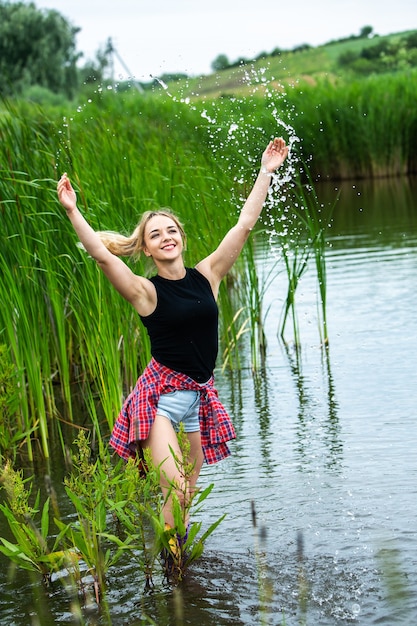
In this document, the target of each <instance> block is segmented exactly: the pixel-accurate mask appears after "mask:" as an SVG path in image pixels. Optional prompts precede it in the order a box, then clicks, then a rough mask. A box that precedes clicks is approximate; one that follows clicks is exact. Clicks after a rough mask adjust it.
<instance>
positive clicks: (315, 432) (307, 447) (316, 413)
mask: <svg viewBox="0 0 417 626" xmlns="http://www.w3.org/2000/svg"><path fill="white" fill-rule="evenodd" d="M282 345H283V353H284V355H285V357H286V359H287V362H288V368H289V371H290V373H291V377H292V380H293V383H294V387H295V390H296V395H297V400H298V411H297V428H296V454H297V457H298V458H299V460H300V470H301V471H306V470H307V469H308V467H309V466H310V465H311V463H312V460H313V459H314V461H316V459H317V457H318V455H319V453H320V456H321V457H322V459H323V464H324V467H325V468H326V469H328V470H332V471H334V470H337V469H338V468H340V465H341V460H342V457H343V442H342V438H341V432H340V423H339V418H338V403H337V400H336V390H335V385H334V379H333V376H332V371H331V363H330V348H329V346H328V345H326V346H323V347H322V362H321V372H322V374H323V380H324V384H325V386H326V390H325V393H321V394H320V397H321V398H322V402H321V401H319V400H318V399H317V397H316V395H314V394H313V386H312V384H311V383H310V381H309V379H307V378H306V377H305V376H304V373H303V365H302V358H301V350H300V349H299V348H297V349H292V348H291V347H290V346H289V345H288V344H285V343H284V344H282ZM322 407H323V408H322ZM322 411H323V413H322ZM322 414H323V415H324V416H325V418H324V419H322V417H321V415H322Z"/></svg>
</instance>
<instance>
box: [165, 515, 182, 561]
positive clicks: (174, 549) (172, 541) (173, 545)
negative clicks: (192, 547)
mask: <svg viewBox="0 0 417 626" xmlns="http://www.w3.org/2000/svg"><path fill="white" fill-rule="evenodd" d="M169 530H172V526H170V525H169V524H167V523H166V522H165V531H169ZM168 545H169V549H170V551H171V554H173V555H174V556H176V557H178V556H179V553H180V546H179V545H178V540H177V536H176V535H173V536H172V537H170V538H169V540H168Z"/></svg>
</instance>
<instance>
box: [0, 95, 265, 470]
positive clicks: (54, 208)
mask: <svg viewBox="0 0 417 626" xmlns="http://www.w3.org/2000/svg"><path fill="white" fill-rule="evenodd" d="M215 114H216V115H217V119H216V120H215V124H214V126H215V128H216V131H215V133H214V135H213V134H211V135H210V137H209V136H208V135H209V134H208V124H207V121H206V117H205V116H204V115H203V110H202V106H200V107H197V106H194V105H193V106H186V105H185V104H184V103H180V102H175V101H173V100H168V101H167V100H163V99H161V98H149V97H139V96H137V95H134V96H133V95H129V94H108V95H106V96H103V95H97V98H96V100H95V101H94V102H86V103H84V104H82V105H80V106H79V107H78V109H76V110H72V111H70V110H67V111H63V110H62V109H55V110H52V109H51V110H49V111H42V110H40V109H38V108H31V107H30V106H29V105H27V104H25V103H16V104H13V105H8V106H7V110H6V112H5V113H4V117H3V118H2V122H1V124H0V133H1V138H2V143H1V164H2V167H3V171H2V177H1V178H0V210H1V212H2V217H3V221H4V225H5V228H4V230H3V232H2V234H1V244H2V246H1V253H0V264H1V269H2V275H3V276H4V280H3V281H2V284H1V285H0V289H1V295H2V297H3V296H4V302H5V303H6V306H5V307H4V308H3V310H2V311H0V333H1V336H2V341H3V342H4V343H7V344H9V345H10V347H11V356H12V358H13V361H14V362H15V364H16V368H17V371H18V372H19V376H20V379H19V390H20V393H21V413H22V422H23V430H25V431H26V432H29V431H30V430H32V431H33V434H32V435H31V437H28V438H27V445H28V452H29V456H30V458H33V454H34V452H33V449H32V448H33V442H34V440H35V439H38V440H39V442H40V444H41V449H42V451H43V454H44V455H45V456H48V455H49V453H50V445H51V444H50V441H49V439H48V431H49V420H51V419H54V418H56V417H58V418H60V419H61V418H62V419H65V420H69V421H71V420H72V419H74V415H73V408H72V403H73V400H72V397H73V395H74V389H75V388H76V387H78V386H80V387H81V389H82V390H83V392H84V395H85V397H86V399H87V404H88V407H90V408H89V409H88V410H89V411H91V415H92V417H91V418H90V419H94V420H95V428H96V430H97V432H98V430H99V429H102V431H103V435H105V434H106V433H108V431H109V430H110V429H111V427H112V425H113V423H114V420H115V418H116V415H117V413H118V410H119V407H120V404H121V401H122V399H123V396H124V395H126V394H127V393H128V392H129V391H130V389H131V388H132V387H133V385H134V383H135V381H136V378H137V376H138V374H139V373H140V371H141V369H143V367H144V365H145V364H146V362H147V360H148V359H149V343H148V339H147V336H146V333H145V331H144V330H143V328H142V327H141V325H140V323H139V322H138V319H137V315H136V313H135V312H134V310H133V309H132V308H131V307H130V306H129V305H128V304H127V303H126V302H124V301H123V300H122V298H121V297H120V296H119V295H118V294H117V293H115V292H114V290H113V289H112V287H111V286H110V285H109V284H108V282H107V281H106V280H105V279H104V278H103V276H102V275H101V274H100V272H99V271H98V269H97V267H96V265H95V263H94V262H93V261H92V260H91V259H89V258H88V256H87V255H86V254H85V253H84V252H83V251H81V250H79V248H77V240H76V236H75V234H74V232H73V231H72V227H71V225H70V223H69V220H68V219H67V217H66V215H65V212H64V211H63V209H62V208H61V207H60V205H59V204H58V202H57V199H56V190H55V189H56V180H57V178H58V176H59V174H61V173H62V172H63V171H64V170H65V171H68V173H69V175H70V176H71V178H72V181H73V183H74V185H75V187H76V190H77V193H78V203H79V206H80V209H81V210H82V211H83V212H84V214H85V216H86V218H87V220H88V221H89V222H90V223H91V224H92V226H93V227H94V228H95V229H100V230H106V229H111V230H118V231H121V232H125V233H129V232H131V231H132V230H133V228H134V226H135V225H136V223H137V221H138V219H139V216H140V214H141V213H142V212H143V211H144V210H146V209H149V208H154V207H159V206H167V205H168V206H170V207H171V208H172V209H173V210H174V211H175V212H177V214H178V215H179V217H180V219H181V220H182V221H183V222H184V224H185V227H186V231H187V233H188V235H189V243H188V250H187V251H186V262H187V263H189V264H194V263H196V262H197V261H198V260H200V259H201V258H202V257H204V256H205V255H206V254H208V253H209V252H210V251H211V250H212V249H213V248H214V247H215V245H217V243H218V241H219V237H221V236H222V235H223V234H225V233H226V232H227V230H228V228H229V227H230V226H231V225H232V224H233V223H234V221H235V220H236V217H237V214H238V212H239V210H240V207H241V206H242V203H243V197H244V195H245V194H246V189H245V182H244V181H245V180H248V178H250V177H251V176H252V175H253V171H254V169H255V168H257V167H258V166H259V158H260V154H261V151H262V149H263V147H264V145H265V142H266V138H267V137H268V138H269V137H270V136H272V135H273V134H275V130H276V128H275V127H276V122H275V121H274V119H273V116H271V111H270V110H269V109H268V108H266V107H265V106H264V104H262V103H261V101H260V100H259V99H258V102H257V103H256V104H255V105H254V106H253V107H252V108H251V106H250V105H249V104H247V105H246V108H243V109H242V110H239V106H238V104H236V103H225V106H224V108H222V109H221V114H220V113H219V114H218V111H215ZM236 123H239V124H240V125H241V126H242V125H243V126H244V127H245V129H246V130H245V134H244V137H243V139H242V140H240V139H239V138H237V139H236V141H231V140H230V137H229V134H230V133H229V131H230V128H231V125H232V126H233V128H235V125H236ZM259 125H261V126H259ZM210 132H212V131H210ZM233 132H234V131H233ZM216 138H217V139H218V144H219V146H218V148H219V149H217V148H216V145H215V141H216ZM243 141H244V146H243V148H242V146H241V145H240V144H241V143H243ZM256 146H259V148H258V150H256ZM214 223H218V225H219V228H213V224H214ZM129 263H131V261H129ZM132 267H133V269H134V271H137V272H139V273H148V272H149V269H148V267H147V266H146V265H145V264H144V261H139V262H138V263H136V264H133V263H132ZM151 271H152V270H151ZM243 275H245V280H244V281H243V282H244V284H245V286H246V289H245V291H244V292H242V294H241V299H240V301H238V304H237V305H236V302H237V301H236V298H235V296H234V295H233V292H232V290H231V289H230V284H231V283H232V282H233V281H237V282H239V280H240V278H239V277H240V276H243ZM262 280H263V279H262ZM265 288H266V283H265V285H264V284H262V281H260V279H259V276H257V273H256V269H255V260H254V257H253V255H252V253H251V248H250V246H249V247H248V249H247V250H246V251H245V254H244V256H243V257H242V259H241V261H240V262H239V264H238V265H237V266H236V267H235V268H234V272H233V273H232V276H231V277H230V279H229V281H228V282H227V281H226V282H225V283H224V285H222V288H221V291H220V296H219V307H220V309H221V326H220V342H221V347H222V351H223V353H224V355H225V362H227V364H228V366H232V367H233V366H239V364H240V361H241V353H240V350H239V348H240V345H241V341H242V337H243V336H244V335H245V334H246V333H245V330H246V328H250V331H251V332H250V334H249V335H247V338H249V340H250V341H251V342H252V344H251V345H252V347H251V350H250V351H251V357H250V359H251V362H252V367H254V368H255V369H256V368H257V367H259V362H262V358H263V353H264V351H265V337H264V334H263V329H262V325H263V321H262V317H263V313H262V297H263V293H264V291H265ZM245 340H246V339H245ZM258 360H259V362H258ZM57 389H59V390H60V395H61V396H62V397H63V399H64V402H63V404H62V405H61V406H62V407H63V408H62V409H58V406H57V403H56V390H57ZM97 405H100V411H101V413H100V417H98V416H97ZM61 410H62V411H63V413H64V414H63V415H62V414H61ZM61 437H62V435H61Z"/></svg>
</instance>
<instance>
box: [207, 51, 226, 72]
mask: <svg viewBox="0 0 417 626" xmlns="http://www.w3.org/2000/svg"><path fill="white" fill-rule="evenodd" d="M228 67H230V63H229V59H228V58H227V56H226V55H225V54H219V56H218V57H216V58H215V59H214V61H213V63H212V64H211V69H212V70H213V72H219V71H220V70H225V69H226V68H228Z"/></svg>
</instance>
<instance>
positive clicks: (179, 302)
mask: <svg viewBox="0 0 417 626" xmlns="http://www.w3.org/2000/svg"><path fill="white" fill-rule="evenodd" d="M150 280H151V281H152V283H153V284H154V285H155V289H156V294H157V304H156V309H155V311H154V312H153V313H151V314H150V315H146V316H141V320H142V322H143V324H144V326H145V327H146V329H147V331H148V334H149V338H150V341H151V353H152V356H153V357H154V359H156V360H157V361H158V362H159V363H162V365H165V367H169V368H170V369H173V370H175V371H177V372H182V373H183V374H186V375H187V376H189V377H190V378H192V379H193V380H195V381H197V382H198V383H205V382H206V381H207V380H208V379H209V378H210V377H211V375H212V374H213V369H214V366H215V363H216V358H217V351H218V317H219V312H218V308H217V304H216V301H215V299H214V296H213V292H212V289H211V285H210V283H209V281H208V280H207V278H206V277H205V276H203V274H201V273H200V272H199V271H198V270H196V269H195V268H186V275H185V277H184V278H181V279H180V280H169V279H167V278H162V277H161V276H153V277H152V278H151V279H150Z"/></svg>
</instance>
